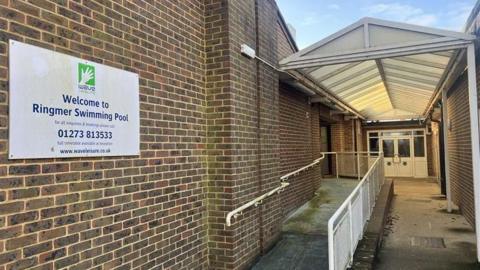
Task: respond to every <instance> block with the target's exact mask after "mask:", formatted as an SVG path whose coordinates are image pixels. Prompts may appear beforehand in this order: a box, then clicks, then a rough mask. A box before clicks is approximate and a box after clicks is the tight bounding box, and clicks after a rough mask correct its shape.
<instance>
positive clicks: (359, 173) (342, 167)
mask: <svg viewBox="0 0 480 270" xmlns="http://www.w3.org/2000/svg"><path fill="white" fill-rule="evenodd" d="M322 154H324V155H327V156H332V157H333V158H332V159H331V162H332V163H334V165H335V174H336V177H337V178H339V177H340V176H347V177H357V178H358V180H361V179H362V177H363V176H364V175H365V174H366V172H367V170H368V164H369V160H370V158H371V157H372V155H373V154H375V152H366V151H364V152H322ZM332 169H333V168H332Z"/></svg>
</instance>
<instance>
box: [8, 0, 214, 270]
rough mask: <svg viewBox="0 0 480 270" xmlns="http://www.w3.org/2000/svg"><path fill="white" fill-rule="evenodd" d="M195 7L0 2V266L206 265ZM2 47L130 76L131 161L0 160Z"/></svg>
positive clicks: (200, 12) (201, 32) (201, 80)
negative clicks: (38, 51)
mask: <svg viewBox="0 0 480 270" xmlns="http://www.w3.org/2000/svg"><path fill="white" fill-rule="evenodd" d="M204 10H205V7H204V2H203V1H195V0H186V1H178V2H170V1H108V0H104V1H90V0H84V1H67V0H65V1H46V0H45V1H19V0H10V1H8V0H2V1H0V25H1V28H0V97H1V100H0V102H1V108H2V109H1V111H0V118H1V119H2V121H1V122H2V124H1V130H0V140H1V146H2V147H1V154H0V156H1V170H0V171H1V172H0V173H1V179H0V187H1V190H0V200H1V203H0V269H24V268H29V269H53V268H55V269H66V268H68V269H88V268H95V269H154V268H157V269H158V268H165V269H166V268H171V269H196V268H207V256H206V254H207V242H206V227H205V221H206V220H205V218H206V211H205V210H206V205H205V192H204V181H205V180H206V177H205V175H206V172H207V171H206V162H205V161H206V159H205V152H204V145H205V142H206V140H205V136H206V128H205V124H206V123H205V105H206V104H205V87H204V84H205V50H204V40H205V37H204V36H205V27H204V23H205V21H204ZM9 39H14V40H19V41H22V42H26V43H30V44H34V45H37V46H40V47H43V48H47V49H50V50H54V51H57V52H63V53H66V54H69V55H73V56H77V57H81V58H84V59H88V60H91V61H94V62H98V63H102V64H106V65H109V66H113V67H117V68H121V69H124V70H129V71H133V72H135V73H138V74H139V75H140V97H139V98H140V110H141V111H140V117H141V130H140V133H141V145H140V148H141V154H140V156H136V157H111V158H101V157H99V158H68V159H42V160H38V159H37V160H15V161H10V160H8V159H7V152H6V147H7V144H8V138H7V128H8V126H7V123H8V117H7V108H8V104H7V97H8V91H9V89H8V81H7V78H8V77H7V76H8V67H7V58H8V46H7V44H8V40H9ZM27 132H28V131H27Z"/></svg>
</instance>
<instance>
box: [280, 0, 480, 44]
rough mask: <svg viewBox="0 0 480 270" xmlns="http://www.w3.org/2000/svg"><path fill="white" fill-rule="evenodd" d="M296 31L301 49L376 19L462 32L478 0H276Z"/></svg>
mask: <svg viewBox="0 0 480 270" xmlns="http://www.w3.org/2000/svg"><path fill="white" fill-rule="evenodd" d="M276 1H277V4H278V6H279V8H280V10H281V12H282V14H283V17H284V18H285V20H286V21H287V23H290V24H291V25H292V26H293V27H294V28H295V30H296V41H297V45H298V47H299V48H300V49H302V48H305V47H307V46H308V45H311V44H313V43H315V42H317V41H319V40H321V39H322V38H324V37H327V36H328V35H330V34H333V33H335V32H337V31H338V30H340V29H342V28H344V27H346V26H348V25H350V24H352V23H354V22H356V21H358V20H359V19H361V18H363V17H366V16H368V17H374V18H380V19H386V20H392V21H398V22H405V23H412V24H418V25H423V26H431V27H437V28H443V29H448V30H455V31H462V29H463V26H464V25H465V22H466V20H467V18H468V15H469V14H470V11H471V10H472V8H473V6H474V5H475V2H476V0H416V1H415V0H395V1H387V0H337V1H335V0H276Z"/></svg>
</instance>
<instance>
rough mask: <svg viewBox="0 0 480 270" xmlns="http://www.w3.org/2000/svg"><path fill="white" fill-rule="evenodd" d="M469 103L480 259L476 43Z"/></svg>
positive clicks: (470, 60)
mask: <svg viewBox="0 0 480 270" xmlns="http://www.w3.org/2000/svg"><path fill="white" fill-rule="evenodd" d="M467 67H468V104H469V109H470V135H471V140H472V173H473V190H474V195H475V196H474V198H475V199H474V201H475V234H476V236H477V261H480V248H479V245H480V168H479V166H478V164H480V141H479V131H478V100H477V76H476V63H475V44H474V43H473V42H472V43H471V44H470V45H468V47H467Z"/></svg>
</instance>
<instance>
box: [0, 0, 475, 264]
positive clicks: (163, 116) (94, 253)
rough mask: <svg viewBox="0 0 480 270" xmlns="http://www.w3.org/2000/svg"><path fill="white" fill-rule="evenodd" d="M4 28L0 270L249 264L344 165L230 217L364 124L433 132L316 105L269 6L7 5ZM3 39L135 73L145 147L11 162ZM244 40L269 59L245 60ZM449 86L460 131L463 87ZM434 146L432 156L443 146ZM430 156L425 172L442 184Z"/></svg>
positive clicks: (463, 202)
mask: <svg viewBox="0 0 480 270" xmlns="http://www.w3.org/2000/svg"><path fill="white" fill-rule="evenodd" d="M0 25H1V28H0V104H1V107H0V108H1V110H0V120H1V121H0V151H1V153H0V158H1V164H0V269H37V270H40V269H246V268H248V267H249V266H250V265H251V264H252V263H253V262H254V261H255V260H256V259H257V258H258V257H259V256H261V255H262V254H264V253H265V252H266V251H268V250H269V249H270V248H271V247H272V245H274V244H275V243H276V241H277V240H278V238H279V237H280V226H281V223H282V221H283V220H284V219H285V217H286V216H287V215H288V214H289V213H291V212H292V211H293V210H295V209H297V208H298V207H299V206H301V205H302V204H304V203H305V202H306V201H308V200H309V199H310V198H311V197H312V196H313V194H314V192H315V191H316V190H317V188H318V187H319V186H320V185H321V182H320V178H319V177H318V176H319V175H320V174H324V175H326V174H335V173H336V172H335V170H336V169H335V164H334V161H333V160H330V161H329V163H330V164H329V165H328V166H327V167H323V168H315V169H314V170H310V171H307V172H306V173H304V174H301V175H298V176H295V177H294V179H292V181H290V182H291V185H290V186H289V187H288V188H287V190H285V191H284V192H282V193H280V194H277V195H274V196H272V197H270V198H268V200H266V201H264V202H263V203H262V204H261V205H260V206H259V207H256V208H251V209H249V210H248V211H245V212H244V213H242V215H241V216H240V217H238V218H237V219H236V220H235V222H234V224H233V226H231V227H227V226H226V224H225V216H226V215H227V213H228V212H229V211H231V210H233V209H235V208H236V207H238V206H240V205H242V204H244V203H246V202H248V201H250V200H252V199H254V198H255V197H258V196H259V195H261V194H263V193H265V192H267V191H269V190H271V189H272V188H274V187H276V186H277V185H278V183H279V178H280V176H282V175H284V174H286V173H288V172H291V171H293V170H295V169H297V168H299V167H302V166H304V165H306V164H309V163H311V162H312V161H314V160H315V159H317V158H318V157H319V156H320V153H321V152H328V151H334V152H353V151H368V150H370V149H369V142H368V138H369V137H368V136H369V133H368V132H369V131H373V130H382V129H405V128H408V129H415V128H420V129H424V130H428V128H429V122H428V121H427V122H422V124H421V125H420V126H418V125H415V124H414V123H411V122H410V123H408V125H407V126H399V125H396V126H394V127H391V126H390V127H388V126H387V127H385V126H375V125H373V124H365V122H363V124H362V121H361V119H360V118H359V117H358V116H356V115H355V114H354V113H352V112H350V111H347V110H346V108H345V105H344V104H343V103H342V104H333V103H332V102H331V100H325V99H323V98H321V99H317V98H312V96H313V94H315V93H319V92H322V91H323V90H322V89H319V87H318V86H315V85H312V83H311V82H309V81H306V79H305V78H303V77H302V78H298V77H292V76H291V74H290V75H287V74H285V72H279V71H278V70H277V68H276V66H277V63H278V62H279V61H280V60H281V59H284V58H285V57H287V56H289V55H292V54H294V53H296V52H297V51H298V48H297V47H296V45H295V41H294V37H293V36H292V35H291V33H290V32H289V30H288V27H287V25H286V23H285V21H284V19H283V17H282V15H281V14H280V12H279V10H278V7H277V5H276V3H275V1H274V0H265V1H259V0H245V1H225V0H208V1H200V0H186V1H136V0H133V1H108V0H102V1H94V0H82V1H73V0H65V1H54V0H28V1H27V0H25V1H21V0H0ZM10 40H15V41H19V42H22V43H27V44H31V45H35V46H38V47H41V48H46V49H49V50H52V51H56V52H60V53H64V54H67V55H71V56H76V57H79V58H82V59H85V60H89V61H92V62H95V63H100V64H104V65H107V66H111V67H115V68H119V69H122V70H126V71H131V72H133V73H136V74H138V75H139V84H140V87H139V91H140V94H139V100H140V155H138V156H116V157H94V158H87V157H83V158H49V159H27V160H23V159H20V160H18V159H16V160H12V159H9V157H8V145H9V137H8V136H9V135H8V131H9V124H11V123H9V115H8V107H9V102H8V98H9V91H10V89H9V66H8V60H9V41H10ZM242 44H246V45H248V46H250V47H251V48H253V49H254V50H255V51H256V54H257V56H258V57H260V58H261V59H263V60H264V61H266V63H270V64H273V65H274V66H275V67H272V66H270V65H268V64H266V63H264V62H262V61H257V60H255V59H250V58H248V57H245V56H244V55H242V54H241V51H240V48H241V45H242ZM459 80H462V79H461V78H460V79H459ZM453 87H454V88H455V87H456V88H458V89H460V90H452V91H451V94H450V96H449V103H448V105H447V106H452V108H449V113H450V114H451V115H452V116H451V118H452V122H453V123H454V124H456V123H457V120H456V118H457V117H460V116H461V115H463V114H464V113H465V112H463V111H461V108H458V111H457V109H456V108H457V107H458V106H455V104H456V103H459V102H460V103H461V102H462V101H463V100H464V99H465V96H464V95H465V93H464V92H465V91H466V90H465V89H466V88H465V87H464V83H463V84H462V83H461V82H459V83H457V84H455V85H454V86H453ZM462 89H463V90H462ZM312 91H313V94H312ZM457 92H458V94H457ZM462 95H463V96H462ZM456 96H459V97H458V98H456ZM450 103H451V104H452V105H450ZM342 106H343V107H342ZM349 109H351V108H349ZM460 118H461V117H460ZM462 119H463V118H462ZM463 120H465V119H463ZM463 120H458V125H462V123H463V122H462V121H463ZM467 122H468V121H467ZM464 131H465V130H464V129H462V132H464ZM429 136H430V135H429ZM465 136H466V135H465V134H460V133H459V134H456V133H455V134H453V133H452V135H451V136H450V140H451V141H450V140H449V141H448V143H449V147H451V148H452V149H451V150H450V153H452V155H454V156H455V157H456V158H455V157H452V158H451V160H452V165H451V166H450V170H452V172H451V174H450V175H451V177H452V188H453V191H454V196H453V199H454V201H455V202H456V203H457V204H458V205H459V206H460V207H461V208H462V211H464V213H465V215H466V216H468V217H470V220H472V224H473V222H474V221H473V218H474V214H473V211H474V210H473V203H472V202H473V193H472V192H471V190H472V189H468V188H467V189H465V188H462V186H463V185H462V184H460V183H461V181H465V180H460V179H472V176H471V174H469V173H468V170H461V169H460V168H462V166H461V164H466V163H468V160H470V161H471V157H470V156H468V155H460V154H458V153H460V152H461V153H464V152H465V151H466V150H468V148H469V147H471V146H470V145H468V139H467V140H465V141H459V140H460V139H461V138H465ZM456 138H458V140H457V139H456ZM426 145H427V150H426V151H427V152H429V153H430V154H428V156H432V157H433V156H434V155H433V153H434V152H435V153H436V152H438V151H439V150H438V149H437V148H438V147H439V146H438V142H437V141H436V140H432V139H428V138H427V142H426ZM455 151H458V152H455ZM456 153H457V154H456ZM435 157H436V156H435ZM462 159H465V160H462ZM436 160H437V159H434V158H431V159H428V173H427V175H426V176H428V175H429V176H435V177H438V178H439V177H440V176H439V174H440V172H439V169H438V168H437V167H438V164H439V161H436ZM470 165H471V163H470ZM435 168H436V169H435ZM321 170H322V171H321ZM457 171H458V172H457ZM463 174H466V175H463ZM462 192H463V193H465V194H466V195H461V194H463V193H462Z"/></svg>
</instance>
